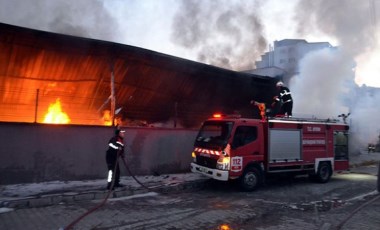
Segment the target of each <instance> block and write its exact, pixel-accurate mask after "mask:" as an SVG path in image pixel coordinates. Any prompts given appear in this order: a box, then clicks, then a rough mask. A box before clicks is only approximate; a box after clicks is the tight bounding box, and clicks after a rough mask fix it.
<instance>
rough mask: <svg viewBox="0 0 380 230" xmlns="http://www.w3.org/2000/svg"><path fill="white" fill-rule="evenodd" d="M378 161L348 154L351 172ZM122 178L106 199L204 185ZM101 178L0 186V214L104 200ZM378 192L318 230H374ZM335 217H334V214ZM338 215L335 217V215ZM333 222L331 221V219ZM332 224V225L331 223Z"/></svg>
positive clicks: (374, 170)
mask: <svg viewBox="0 0 380 230" xmlns="http://www.w3.org/2000/svg"><path fill="white" fill-rule="evenodd" d="M379 162H380V153H362V154H360V155H356V156H351V159H350V171H351V172H352V173H360V174H370V175H377V174H378V167H379ZM137 180H138V181H139V182H141V183H142V184H143V185H144V186H146V187H148V188H146V187H143V186H141V185H140V184H139V183H138V182H136V181H135V180H134V178H132V177H122V183H123V184H125V187H123V188H118V189H116V190H115V191H114V192H112V193H111V196H110V198H114V199H115V198H116V199H118V198H121V197H127V196H131V197H133V196H145V195H147V194H152V191H156V192H171V191H184V190H187V189H194V188H200V187H202V186H204V184H205V181H208V179H207V178H205V177H203V176H201V175H197V174H193V173H184V174H169V175H158V176H138V177H137ZM105 185H106V182H105V179H100V180H91V181H51V182H45V183H32V184H17V185H3V186H1V187H0V215H1V214H2V213H4V214H5V213H7V212H12V211H14V210H15V209H25V208H27V209H31V210H32V209H33V208H35V207H42V206H50V205H55V204H64V203H66V204H70V203H76V202H78V201H85V200H101V199H104V198H105V197H106V196H107V194H108V191H107V190H106V189H105ZM378 197H379V193H376V194H375V193H374V194H372V195H369V196H367V197H363V198H360V197H359V198H357V199H362V200H361V201H360V202H357V205H356V206H352V208H351V210H350V211H349V212H346V211H343V210H341V212H342V211H343V213H339V210H337V211H336V213H334V212H328V213H326V215H325V216H321V221H323V222H325V224H324V225H323V226H322V228H321V229H336V228H335V226H337V224H336V219H342V217H345V216H346V217H347V219H346V220H345V221H344V222H342V223H341V228H338V229H376V228H378V226H379V225H378V224H379V222H378V221H377V220H378V219H379V208H380V199H378ZM334 216H335V217H334ZM337 217H339V218H337ZM334 221H335V222H334ZM332 223H334V224H332ZM332 226H334V228H332Z"/></svg>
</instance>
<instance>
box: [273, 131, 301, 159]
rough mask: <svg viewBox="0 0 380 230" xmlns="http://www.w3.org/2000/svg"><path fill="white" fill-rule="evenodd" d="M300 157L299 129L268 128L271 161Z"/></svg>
mask: <svg viewBox="0 0 380 230" xmlns="http://www.w3.org/2000/svg"><path fill="white" fill-rule="evenodd" d="M299 160H302V159H301V130H281V129H270V130H269V159H268V161H269V162H270V163H273V162H289V161H299Z"/></svg>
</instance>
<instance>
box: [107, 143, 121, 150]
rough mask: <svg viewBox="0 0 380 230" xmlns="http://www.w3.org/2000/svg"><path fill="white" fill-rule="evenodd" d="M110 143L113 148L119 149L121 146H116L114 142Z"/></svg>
mask: <svg viewBox="0 0 380 230" xmlns="http://www.w3.org/2000/svg"><path fill="white" fill-rule="evenodd" d="M108 145H109V146H110V147H111V148H113V149H119V147H118V146H116V145H114V144H113V143H109V144H108Z"/></svg>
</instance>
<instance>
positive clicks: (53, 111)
mask: <svg viewBox="0 0 380 230" xmlns="http://www.w3.org/2000/svg"><path fill="white" fill-rule="evenodd" d="M44 123H50V124H68V123H70V118H69V116H68V115H67V114H66V113H64V112H62V108H61V101H60V100H59V98H58V99H57V100H56V101H55V103H53V104H50V106H49V109H48V113H47V114H46V115H45V118H44Z"/></svg>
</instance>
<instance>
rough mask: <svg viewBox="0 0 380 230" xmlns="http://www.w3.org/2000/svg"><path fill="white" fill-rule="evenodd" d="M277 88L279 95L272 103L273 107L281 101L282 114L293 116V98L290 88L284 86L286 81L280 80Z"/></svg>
mask: <svg viewBox="0 0 380 230" xmlns="http://www.w3.org/2000/svg"><path fill="white" fill-rule="evenodd" d="M276 87H277V90H278V91H279V93H278V95H277V96H275V97H274V102H273V103H272V107H274V106H275V104H276V103H278V102H280V103H281V109H280V115H284V116H286V117H291V116H292V110H293V98H292V94H291V92H290V90H289V89H288V88H287V87H285V86H284V83H283V82H281V81H279V82H277V84H276Z"/></svg>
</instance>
